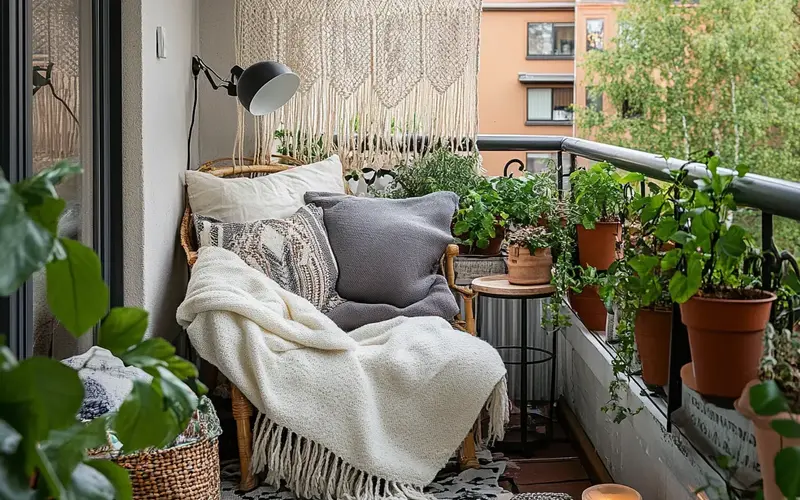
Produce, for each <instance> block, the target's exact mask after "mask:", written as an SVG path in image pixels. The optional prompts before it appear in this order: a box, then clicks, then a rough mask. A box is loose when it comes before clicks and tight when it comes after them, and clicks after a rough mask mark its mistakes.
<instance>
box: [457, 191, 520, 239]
mask: <svg viewBox="0 0 800 500" xmlns="http://www.w3.org/2000/svg"><path fill="white" fill-rule="evenodd" d="M459 205H460V208H459V209H458V212H457V213H456V216H455V220H454V224H453V234H454V235H455V236H456V237H458V243H459V244H461V245H464V246H467V247H469V248H470V249H473V248H480V249H484V248H486V247H488V246H489V242H490V241H491V240H492V238H495V237H497V236H499V235H500V234H501V233H500V231H502V230H503V228H505V226H506V224H507V220H508V214H507V213H505V212H504V211H502V210H500V209H499V208H498V207H500V196H499V195H498V194H497V191H495V189H494V188H493V187H492V185H491V183H490V182H489V181H488V180H486V179H483V180H482V181H481V183H480V185H479V187H478V188H477V189H475V190H473V191H470V192H469V193H468V194H467V196H466V197H465V198H462V199H461V201H460V204H459Z"/></svg>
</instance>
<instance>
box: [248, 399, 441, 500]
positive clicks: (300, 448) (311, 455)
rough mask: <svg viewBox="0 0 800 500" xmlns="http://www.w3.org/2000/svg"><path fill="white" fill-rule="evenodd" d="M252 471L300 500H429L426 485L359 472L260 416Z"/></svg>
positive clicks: (326, 450)
mask: <svg viewBox="0 0 800 500" xmlns="http://www.w3.org/2000/svg"><path fill="white" fill-rule="evenodd" d="M254 430H255V438H254V440H253V462H252V464H251V470H252V471H253V473H254V474H258V473H259V472H261V471H262V470H264V469H266V470H267V478H266V479H267V482H268V483H271V484H279V483H280V482H281V481H283V482H285V483H286V486H287V487H288V488H289V489H290V490H292V492H294V493H295V494H296V495H297V496H299V497H301V498H324V499H326V500H333V499H357V500H383V499H397V500H430V499H431V498H432V497H431V496H429V495H426V494H425V493H423V491H422V490H423V488H424V485H413V484H405V483H398V482H396V481H390V480H387V479H384V478H381V477H378V476H374V475H372V474H368V473H366V472H364V471H362V470H359V469H356V468H355V467H353V466H352V465H350V464H348V463H347V462H345V461H344V460H342V459H341V458H339V457H337V456H336V454H334V453H333V452H332V451H330V450H329V449H327V448H326V447H324V446H322V445H320V444H319V443H317V442H315V441H311V440H309V439H306V438H304V437H302V436H299V435H297V434H296V433H294V432H292V431H291V430H289V429H287V428H285V427H283V426H280V425H278V424H277V423H275V422H273V421H271V420H270V419H268V418H267V417H265V416H264V415H263V414H261V413H259V415H258V417H257V419H256V423H255V429H254Z"/></svg>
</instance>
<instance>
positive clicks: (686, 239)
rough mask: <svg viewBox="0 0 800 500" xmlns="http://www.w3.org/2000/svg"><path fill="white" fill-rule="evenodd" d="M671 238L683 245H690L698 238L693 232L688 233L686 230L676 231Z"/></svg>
mask: <svg viewBox="0 0 800 500" xmlns="http://www.w3.org/2000/svg"><path fill="white" fill-rule="evenodd" d="M669 239H670V240H671V241H674V242H675V243H680V244H681V245H688V244H690V243H692V242H694V240H695V239H696V238H695V236H694V235H693V234H690V233H687V232H686V231H675V233H673V234H672V236H670V237H669Z"/></svg>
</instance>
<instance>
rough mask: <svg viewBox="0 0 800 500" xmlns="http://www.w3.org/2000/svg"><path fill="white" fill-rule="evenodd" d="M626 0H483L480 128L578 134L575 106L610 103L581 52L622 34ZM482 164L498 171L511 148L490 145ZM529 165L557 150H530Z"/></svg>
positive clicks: (501, 131) (549, 157) (493, 131)
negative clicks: (595, 93) (595, 91)
mask: <svg viewBox="0 0 800 500" xmlns="http://www.w3.org/2000/svg"><path fill="white" fill-rule="evenodd" d="M623 5H624V2H623V1H619V0H617V1H614V0H605V1H591V0H578V1H573V2H553V1H544V0H522V1H513V2H508V1H500V0H484V4H483V12H482V15H481V56H480V70H479V73H478V116H479V130H480V133H482V134H537V135H560V136H578V135H579V131H578V130H577V128H576V126H575V123H574V121H573V118H574V109H575V108H576V107H583V106H587V103H588V105H590V106H595V107H598V108H600V109H605V108H607V104H606V103H604V102H603V99H602V97H600V98H592V97H590V96H589V95H588V92H587V89H588V88H589V87H591V85H590V82H586V81H585V79H584V71H583V68H582V64H581V62H582V60H583V58H584V56H585V55H586V53H587V52H588V51H591V50H603V49H604V48H605V47H607V46H608V44H609V42H610V41H611V39H612V38H613V37H614V36H615V35H616V32H617V22H616V12H617V9H619V8H620V7H622V6H623ZM483 159H484V168H485V169H486V170H487V172H488V173H489V174H492V175H500V174H502V173H503V168H504V166H505V164H506V162H507V161H509V160H510V159H511V157H509V155H508V153H498V152H486V153H484V154H483ZM519 159H520V160H522V161H524V162H525V164H526V167H527V168H528V170H531V171H535V170H538V169H541V168H543V167H544V166H546V165H547V164H548V162H549V160H554V159H555V155H554V154H548V153H542V152H538V153H530V152H529V153H526V155H525V158H524V159H523V158H519Z"/></svg>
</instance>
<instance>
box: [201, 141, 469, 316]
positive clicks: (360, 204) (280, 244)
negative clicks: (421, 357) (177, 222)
mask: <svg viewBox="0 0 800 500" xmlns="http://www.w3.org/2000/svg"><path fill="white" fill-rule="evenodd" d="M186 185H187V191H188V196H189V203H190V205H191V207H192V211H193V213H194V217H195V219H194V222H195V228H196V231H197V237H198V241H199V243H200V245H201V246H207V245H214V246H221V247H223V248H225V249H227V250H231V251H233V252H234V253H236V254H237V255H239V256H240V257H241V258H242V260H244V261H245V262H246V263H247V264H248V265H250V266H251V267H254V268H256V269H259V270H260V271H262V272H264V273H265V274H267V275H268V276H269V277H270V278H272V279H273V280H275V281H276V282H277V283H278V284H279V285H280V286H281V287H282V288H284V289H286V290H289V291H290V292H292V293H294V294H296V295H299V296H301V297H303V298H305V299H307V300H309V301H310V302H311V303H312V304H314V305H315V306H316V307H317V308H318V309H319V310H321V311H323V312H324V313H326V314H327V315H328V316H329V317H330V318H331V319H333V320H334V321H335V322H336V323H337V324H338V325H339V326H340V327H341V328H342V329H345V330H352V329H355V328H358V327H359V326H362V325H365V324H369V323H375V322H378V321H383V320H387V319H391V318H394V317H397V316H440V317H443V318H445V319H448V320H450V319H452V318H453V317H454V316H455V315H456V314H457V313H458V305H457V303H456V301H455V298H454V297H453V295H452V293H451V292H450V290H449V288H448V286H447V282H446V280H445V278H444V277H443V276H441V275H439V274H437V271H438V266H439V259H440V258H441V256H442V254H443V253H444V251H445V249H446V247H447V245H448V244H449V243H451V242H452V236H451V235H450V222H451V220H452V216H453V213H454V212H455V210H456V208H457V205H458V197H457V196H456V195H455V194H454V193H447V192H441V193H433V194H430V195H427V196H423V197H420V198H409V199H404V200H389V199H379V198H357V197H354V196H347V195H345V189H344V181H343V178H342V165H341V162H340V161H339V158H338V157H337V156H332V157H330V158H328V159H327V160H324V161H321V162H317V163H314V164H311V165H306V166H302V167H295V168H292V169H289V170H286V171H283V172H279V173H276V174H271V175H267V176H262V177H256V178H252V179H249V178H232V179H222V178H218V177H216V176H213V175H210V174H206V173H202V172H195V171H189V172H187V173H186Z"/></svg>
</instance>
